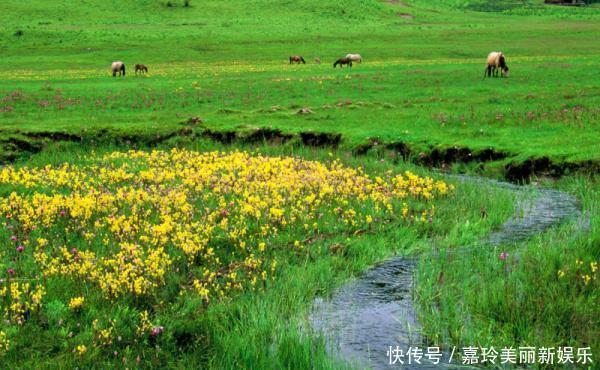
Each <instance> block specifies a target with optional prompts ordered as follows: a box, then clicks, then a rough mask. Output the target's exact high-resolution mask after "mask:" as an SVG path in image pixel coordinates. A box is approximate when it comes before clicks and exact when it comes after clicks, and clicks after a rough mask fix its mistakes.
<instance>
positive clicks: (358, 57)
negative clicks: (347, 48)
mask: <svg viewBox="0 0 600 370" xmlns="http://www.w3.org/2000/svg"><path fill="white" fill-rule="evenodd" d="M346 58H348V59H350V60H351V61H353V62H357V63H362V56H361V55H360V54H346Z"/></svg>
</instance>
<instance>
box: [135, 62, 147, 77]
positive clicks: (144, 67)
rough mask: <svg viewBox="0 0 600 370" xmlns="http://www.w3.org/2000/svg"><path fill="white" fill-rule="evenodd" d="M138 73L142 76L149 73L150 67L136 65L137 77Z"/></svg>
mask: <svg viewBox="0 0 600 370" xmlns="http://www.w3.org/2000/svg"><path fill="white" fill-rule="evenodd" d="M138 72H140V73H141V74H144V73H148V67H147V66H145V65H144V64H136V65H135V74H136V75H137V74H138Z"/></svg>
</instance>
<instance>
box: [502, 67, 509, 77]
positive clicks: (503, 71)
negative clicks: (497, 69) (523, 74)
mask: <svg viewBox="0 0 600 370" xmlns="http://www.w3.org/2000/svg"><path fill="white" fill-rule="evenodd" d="M508 74H509V73H508V66H504V68H503V69H502V76H504V77H508Z"/></svg>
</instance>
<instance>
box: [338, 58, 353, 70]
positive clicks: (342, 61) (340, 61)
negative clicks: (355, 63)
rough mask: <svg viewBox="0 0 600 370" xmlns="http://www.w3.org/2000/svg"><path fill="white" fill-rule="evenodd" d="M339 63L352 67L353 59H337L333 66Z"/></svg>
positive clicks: (341, 65)
mask: <svg viewBox="0 0 600 370" xmlns="http://www.w3.org/2000/svg"><path fill="white" fill-rule="evenodd" d="M338 64H339V65H340V68H342V67H343V66H344V64H347V65H348V67H350V68H352V59H350V58H340V59H338V60H336V61H335V63H333V68H335V67H336V66H337V65H338Z"/></svg>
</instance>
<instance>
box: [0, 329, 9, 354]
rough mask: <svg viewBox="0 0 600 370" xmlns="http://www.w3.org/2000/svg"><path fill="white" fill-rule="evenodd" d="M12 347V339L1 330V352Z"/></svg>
mask: <svg viewBox="0 0 600 370" xmlns="http://www.w3.org/2000/svg"><path fill="white" fill-rule="evenodd" d="M9 348H10V340H8V338H7V337H6V333H4V332H3V331H2V330H0V353H2V352H6V351H8V349H9Z"/></svg>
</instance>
